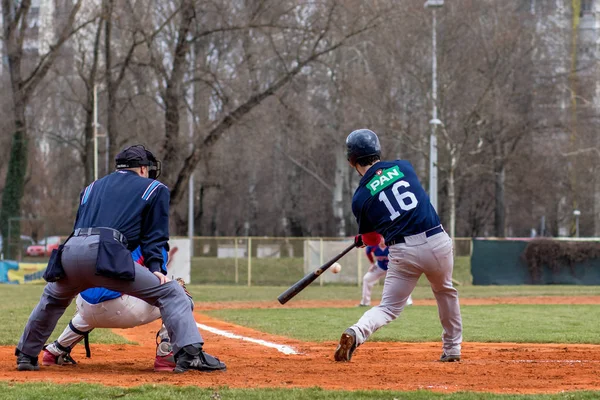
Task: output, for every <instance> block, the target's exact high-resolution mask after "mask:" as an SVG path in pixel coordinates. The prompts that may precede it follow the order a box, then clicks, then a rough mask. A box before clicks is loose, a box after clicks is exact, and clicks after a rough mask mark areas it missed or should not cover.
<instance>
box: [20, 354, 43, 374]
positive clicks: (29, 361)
mask: <svg viewBox="0 0 600 400" xmlns="http://www.w3.org/2000/svg"><path fill="white" fill-rule="evenodd" d="M39 369H40V365H39V364H38V358H37V357H30V356H28V355H27V354H23V353H21V352H20V351H18V350H17V370H19V371H39Z"/></svg>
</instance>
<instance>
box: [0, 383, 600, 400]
mask: <svg viewBox="0 0 600 400" xmlns="http://www.w3.org/2000/svg"><path fill="white" fill-rule="evenodd" d="M0 391H2V399H3V400H22V399H28V400H46V399H56V400H67V399H69V400H70V399H94V400H113V399H119V398H123V399H137V400H155V399H161V400H181V399H206V400H217V399H221V400H280V399H286V400H429V399H448V400H570V399H581V400H592V399H597V398H598V395H599V393H598V392H570V393H560V394H552V395H510V394H509V395H500V394H490V393H466V392H458V393H452V394H443V393H433V392H429V391H414V392H396V391H389V390H388V391H383V390H371V391H341V390H322V389H319V388H313V389H229V388H208V389H203V388H197V387H190V386H187V387H178V386H166V385H144V386H138V387H133V388H119V387H106V386H100V385H91V384H71V385H57V384H52V383H27V384H21V383H16V384H15V383H5V382H4V383H3V382H0Z"/></svg>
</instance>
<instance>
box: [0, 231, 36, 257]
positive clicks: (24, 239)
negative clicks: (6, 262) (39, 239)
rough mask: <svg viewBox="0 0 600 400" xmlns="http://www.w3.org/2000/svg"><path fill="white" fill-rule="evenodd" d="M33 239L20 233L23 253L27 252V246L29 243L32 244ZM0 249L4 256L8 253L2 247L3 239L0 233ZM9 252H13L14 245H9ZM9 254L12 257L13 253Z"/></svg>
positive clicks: (33, 242)
mask: <svg viewBox="0 0 600 400" xmlns="http://www.w3.org/2000/svg"><path fill="white" fill-rule="evenodd" d="M34 244H35V241H34V240H33V239H32V238H31V236H27V235H21V243H20V246H21V251H22V252H23V253H26V252H27V248H28V247H29V246H31V245H34ZM7 246H8V243H7ZM0 250H1V252H2V253H3V254H4V256H5V257H6V256H7V255H8V249H7V248H5V247H4V240H3V238H2V235H0ZM11 253H14V247H13V246H11ZM11 256H13V257H14V254H11Z"/></svg>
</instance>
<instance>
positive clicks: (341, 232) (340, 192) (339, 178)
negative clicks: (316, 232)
mask: <svg viewBox="0 0 600 400" xmlns="http://www.w3.org/2000/svg"><path fill="white" fill-rule="evenodd" d="M347 180H348V161H347V160H346V157H345V156H344V153H343V152H341V151H337V152H336V154H335V180H334V182H333V185H334V186H333V198H332V207H333V217H334V218H335V225H336V230H335V234H336V235H337V236H346V219H345V218H344V184H345V182H346V181H347Z"/></svg>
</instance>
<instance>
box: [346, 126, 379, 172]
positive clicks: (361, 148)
mask: <svg viewBox="0 0 600 400" xmlns="http://www.w3.org/2000/svg"><path fill="white" fill-rule="evenodd" d="M346 149H347V155H348V161H349V162H350V165H352V166H353V167H354V166H356V161H357V160H358V159H360V158H365V157H369V156H379V157H381V145H380V144H379V138H378V137H377V135H376V134H375V132H373V131H371V130H369V129H358V130H356V131H354V132H352V133H351V134H349V135H348V137H347V138H346Z"/></svg>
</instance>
